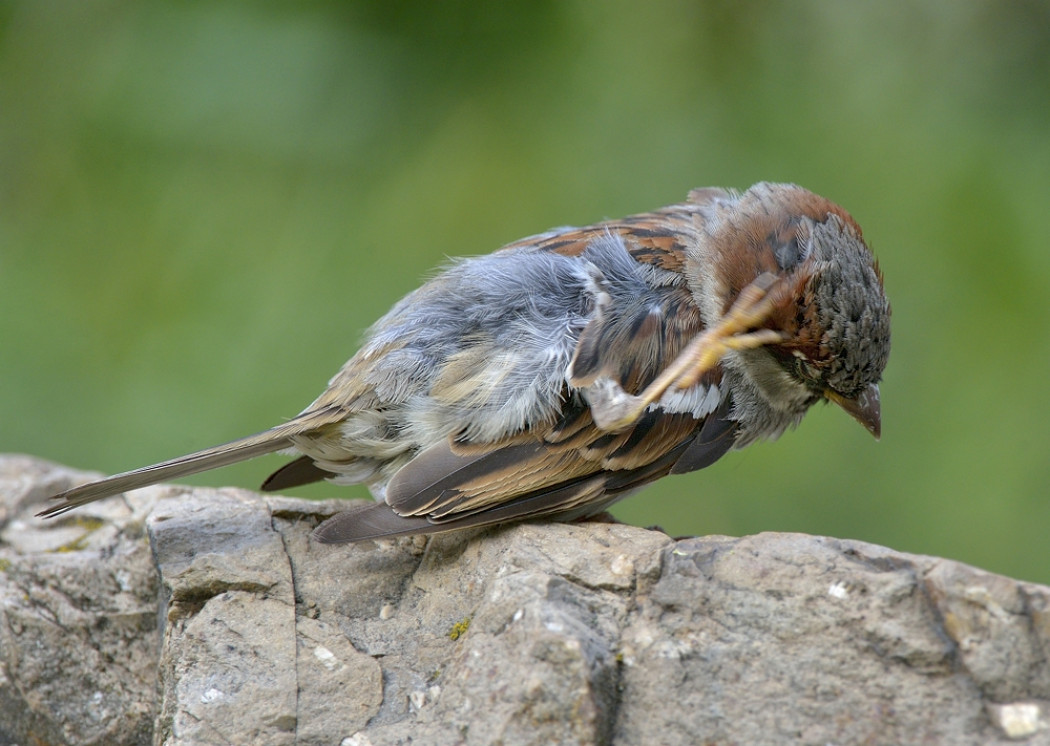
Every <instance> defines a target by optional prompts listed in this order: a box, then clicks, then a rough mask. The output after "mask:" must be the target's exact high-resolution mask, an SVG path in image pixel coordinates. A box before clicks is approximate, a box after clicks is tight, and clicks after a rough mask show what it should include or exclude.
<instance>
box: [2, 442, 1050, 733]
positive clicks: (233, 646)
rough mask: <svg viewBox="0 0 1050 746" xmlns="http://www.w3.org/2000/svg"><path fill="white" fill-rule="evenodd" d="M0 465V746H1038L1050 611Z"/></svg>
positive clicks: (586, 542) (859, 575)
mask: <svg viewBox="0 0 1050 746" xmlns="http://www.w3.org/2000/svg"><path fill="white" fill-rule="evenodd" d="M84 478H86V475H83V474H78V473H76V472H72V471H70V470H68V469H65V468H62V467H59V466H56V465H53V464H47V463H46V462H42V461H38V460H34V459H30V458H27V457H18V456H12V457H6V458H0V498H2V499H0V519H2V524H0V603H2V605H0V743H3V744H7V743H18V744H36V743H49V744H63V743H69V744H74V743H75V744H109V743H128V744H137V743H151V742H152V743H159V744H210V743H224V744H239V743H245V744H248V743H267V744H271V743H272V744H285V743H287V744H346V745H347V746H367V745H368V744H372V745H373V746H381V745H382V744H417V745H418V744H437V745H441V744H449V745H451V744H507V745H510V744H552V743H558V744H624V745H626V744H695V743H711V744H766V743H771V744H775V743H803V744H884V743H885V744H920V743H924V744H925V743H944V744H955V743H959V744H996V743H1026V744H1047V743H1050V588H1046V587H1043V586H1038V585H1033V584H1028V583H1022V582H1018V581H1014V580H1010V579H1008V578H1004V577H1001V576H997V575H993V574H990V573H986V572H983V571H981V570H978V569H975V568H972V567H968V566H966V565H962V564H959V563H956V562H952V561H949V560H942V559H936V558H932V557H919V556H914V555H906V554H901V553H897V552H893V551H891V550H888V549H884V548H881V547H877V546H873V545H870V544H863V543H860V542H853V541H842V540H837V539H828V538H821V537H813V536H804V535H799V534H762V535H759V536H750V537H744V538H740V539H734V538H728V537H719V536H709V537H701V538H694V539H685V540H680V541H673V540H671V539H670V538H668V537H667V536H665V535H663V534H661V533H657V532H653V531H647V530H644V529H639V528H633V527H629V526H623V525H618V524H603V523H591V524H580V525H558V524H546V525H541V524H533V525H519V526H513V527H509V528H504V529H497V530H487V531H478V532H474V533H473V534H468V535H463V534H460V535H449V536H438V537H434V538H432V539H430V540H429V541H427V540H425V539H422V538H418V537H416V538H411V539H401V540H394V541H387V542H376V543H367V544H361V545H353V546H324V545H319V544H316V543H314V542H311V541H310V539H309V533H310V531H311V529H312V528H313V527H314V526H315V525H317V523H318V522H319V521H320V520H321V519H323V518H324V517H325V516H327V515H330V514H331V513H332V512H334V511H335V510H338V509H339V508H340V507H341V506H343V505H345V503H340V502H338V501H328V502H322V503H318V502H307V501H300V500H294V499H290V498H280V497H278V498H273V497H269V498H264V497H261V496H259V495H255V494H253V493H249V492H245V491H242V490H234V489H221V490H213V489H199V488H194V489H190V488H182V487H156V488H151V489H146V490H141V491H139V492H137V493H134V494H132V495H130V496H126V497H124V498H123V499H112V500H108V501H104V502H102V503H97V504H94V505H91V506H88V507H87V508H85V509H83V510H81V511H78V512H76V513H73V514H71V515H68V516H65V517H63V518H61V519H59V520H56V521H51V522H47V523H45V522H42V521H39V520H37V519H35V518H32V517H31V516H32V513H33V512H34V511H35V510H37V509H38V508H39V501H40V500H41V499H42V498H43V497H44V496H45V495H46V494H49V493H50V492H52V491H54V490H57V489H60V488H61V487H62V486H63V485H65V484H69V483H71V481H73V480H82V479H84Z"/></svg>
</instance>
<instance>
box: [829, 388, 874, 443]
mask: <svg viewBox="0 0 1050 746" xmlns="http://www.w3.org/2000/svg"><path fill="white" fill-rule="evenodd" d="M824 396H825V398H827V400H828V401H830V402H832V403H834V404H837V405H838V406H840V407H842V409H843V410H844V411H845V412H846V414H848V415H849V416H850V417H852V418H853V419H855V420H856V421H857V422H859V423H860V424H862V425H864V427H866V428H867V429H868V432H869V433H871V434H872V435H874V436H875V440H878V439H879V436H881V435H882V409H881V407H880V406H879V385H878V384H877V383H873V384H871V385H870V386H868V388H866V389H864V390H863V391H861V392H860V393H859V394H857V396H855V397H853V398H852V399H849V398H846V397H845V396H843V395H842V394H839V393H836V392H834V391H832V390H831V389H828V390H826V391H825V392H824Z"/></svg>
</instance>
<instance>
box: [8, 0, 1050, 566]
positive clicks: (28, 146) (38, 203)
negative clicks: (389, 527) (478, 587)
mask: <svg viewBox="0 0 1050 746" xmlns="http://www.w3.org/2000/svg"><path fill="white" fill-rule="evenodd" d="M1048 102H1050V5H1048V4H1046V3H1044V2H1027V3H1026V2H1010V3H1000V2H995V1H994V0H987V1H985V2H978V1H975V0H941V1H939V2H934V1H931V2H923V3H885V4H883V3H869V4H862V3H840V2H813V1H809V2H807V1H800V2H755V1H752V2H728V1H726V2H692V3H690V2H677V1H674V0H649V1H648V2H646V3H637V2H611V3H591V2H584V1H582V0H575V1H570V2H549V1H548V2H520V1H519V2H506V3H482V2H474V3H468V2H462V1H460V2H443V3H427V2H410V1H408V0H398V1H394V2H387V3H364V2H362V3H337V2H310V1H306V2H297V3H275V2H247V1H245V2H227V1H225V0H208V1H206V2H204V1H201V2H190V1H185V2H171V3H155V2H127V1H124V2H117V1H114V0H87V1H86V2H85V1H82V0H77V1H76V2H72V1H65V2H62V1H59V2H37V1H35V0H33V1H26V2H5V3H3V4H2V5H0V451H14V452H24V453H30V454H34V455H38V456H43V457H47V458H50V459H54V460H56V461H60V462H64V463H67V464H70V465H74V466H77V467H81V468H87V469H96V470H100V471H105V472H115V471H121V470H124V469H127V468H130V467H134V466H140V465H143V464H146V463H148V462H152V461H156V460H159V459H162V458H167V457H170V456H174V455H178V454H180V453H183V452H186V451H189V450H193V449H196V448H199V447H203V446H207V445H212V444H214V443H217V442H221V441H225V440H228V439H231V438H233V437H236V436H239V435H242V434H246V433H249V432H253V431H256V430H261V429H263V428H266V427H268V426H269V425H271V424H273V423H275V422H278V421H280V420H281V419H282V418H286V417H289V416H291V415H294V414H296V413H297V412H298V411H299V410H300V409H301V408H302V407H303V406H305V405H306V404H308V403H309V402H310V401H311V400H312V399H313V398H314V396H315V395H316V394H317V393H319V392H320V390H321V388H322V387H323V385H324V383H325V382H326V381H327V379H328V377H329V376H330V375H331V374H333V373H334V372H335V371H336V369H337V368H338V367H339V366H340V365H341V364H342V363H343V361H344V360H345V359H346V358H348V357H349V356H350V355H351V354H352V353H353V352H354V350H355V349H356V347H357V344H358V342H359V341H360V339H361V335H362V332H363V331H364V329H365V328H366V327H367V326H368V325H369V324H370V323H371V322H372V321H374V320H375V319H376V318H378V317H379V316H380V315H381V314H382V313H384V312H385V311H386V310H387V308H388V307H389V306H390V305H391V304H392V303H393V302H394V301H395V300H397V299H398V298H399V297H400V296H401V295H402V294H404V293H405V292H407V291H409V290H411V289H412V288H414V287H416V286H417V285H418V284H419V281H420V280H421V279H422V278H423V277H425V276H426V275H427V273H428V272H429V271H430V270H431V269H432V268H433V267H435V266H436V265H438V264H440V263H441V262H442V261H444V258H445V257H446V256H455V255H469V254H479V253H486V252H488V251H491V250H493V249H495V248H497V247H499V246H500V245H502V244H503V243H505V242H508V241H510V240H512V239H516V238H519V237H521V236H523V235H527V234H530V233H534V232H537V231H541V230H544V229H546V228H549V227H551V226H556V225H565V224H585V223H589V222H592V221H596V220H600V219H602V218H605V217H617V216H621V215H624V214H628V213H631V212H638V211H642V210H646V209H649V208H653V207H657V206H660V205H664V204H668V203H671V202H675V201H678V200H680V199H682V198H683V197H684V196H685V194H686V192H687V191H688V190H689V189H690V188H691V187H695V186H705V185H724V186H733V187H738V188H745V187H747V186H748V185H750V184H751V183H753V182H755V181H759V180H783V181H795V182H798V183H800V184H802V185H804V186H806V187H808V188H810V189H812V190H814V191H817V192H819V193H821V194H824V195H825V196H827V197H829V198H831V199H833V200H835V201H837V202H839V203H841V204H842V205H844V206H845V207H846V208H847V209H848V210H849V211H851V212H852V214H853V215H854V217H855V218H856V219H857V220H858V222H859V223H860V224H861V225H862V226H863V227H864V231H865V235H866V237H867V238H868V239H869V242H870V243H871V244H872V246H873V247H874V249H875V251H876V253H877V254H878V256H879V258H880V261H881V264H882V267H883V269H884V272H885V275H886V286H887V291H888V293H889V295H890V298H891V301H892V303H893V310H894V317H893V318H894V337H893V354H892V356H891V359H890V364H889V368H888V370H887V373H886V378H885V381H884V385H883V407H884V409H883V418H884V419H883V439H882V441H881V442H880V443H875V442H874V441H873V440H872V439H871V438H870V436H869V435H868V434H867V433H866V432H865V431H864V430H863V429H862V428H860V427H858V426H857V425H856V423H854V422H852V421H851V420H850V419H849V418H848V417H846V416H844V415H843V414H842V413H841V412H838V411H835V410H833V409H832V408H828V407H820V408H818V409H816V410H815V411H813V412H812V413H811V414H810V415H809V416H808V417H807V418H806V420H805V422H804V423H803V424H802V426H801V427H800V428H799V429H798V431H797V432H793V433H789V434H788V435H786V436H785V437H784V438H783V439H781V440H780V441H779V442H777V443H772V444H762V445H759V446H755V447H752V448H749V449H747V450H746V451H744V452H741V453H735V454H730V455H729V456H727V457H726V458H724V459H723V460H722V461H720V462H719V463H718V464H716V465H715V466H713V467H712V468H710V469H707V470H705V471H702V472H698V473H695V474H690V475H687V476H683V477H677V478H673V479H667V480H664V481H662V482H660V483H658V484H657V485H655V486H653V487H651V488H649V489H648V490H647V491H645V492H644V493H643V494H642V495H641V496H635V497H633V498H631V499H629V500H627V501H626V502H624V503H621V504H620V506H618V508H617V509H616V512H617V514H618V515H619V516H620V517H621V518H622V519H624V520H626V521H630V522H635V523H639V524H645V525H648V524H661V525H663V526H664V527H665V528H666V529H667V530H669V531H670V532H672V533H675V534H686V533H725V534H734V535H738V534H745V533H751V532H757V531H765V530H775V531H804V532H808V533H813V534H828V535H833V536H840V537H851V538H857V539H864V540H867V541H872V542H877V543H880V544H885V545H888V546H890V547H894V548H896V549H900V550H906V551H909V552H919V553H928V554H936V555H943V556H947V557H951V558H954V559H959V560H963V561H966V562H969V563H973V564H976V565H979V566H982V567H985V568H988V569H991V570H994V571H996V572H1001V573H1006V574H1009V575H1013V576H1018V577H1021V578H1025V579H1030V580H1036V581H1041V582H1044V583H1047V582H1050V542H1048V541H1047V536H1048V534H1050V499H1048V492H1050V486H1048V485H1050V459H1048V453H1050V439H1048V437H1047V435H1046V430H1047V421H1048V419H1050V394H1048V392H1047V378H1048V376H1047V372H1048V369H1050V333H1048V330H1050V324H1048V322H1050V310H1048V309H1050V305H1048V303H1047V293H1048V289H1050V251H1048V250H1047V235H1048V233H1047V227H1046V221H1047V217H1048V214H1050V116H1048V115H1050V103H1048ZM280 463H281V460H280V458H279V457H272V458H270V459H269V460H263V461H262V462H259V461H257V462H253V463H249V464H242V465H239V466H237V467H231V468H229V469H227V470H225V471H223V472H221V473H212V474H205V475H200V476H198V477H197V478H195V479H194V480H191V481H193V482H195V483H198V484H216V485H218V484H237V485H242V486H247V487H255V486H256V485H258V483H259V482H260V481H261V480H262V478H263V477H265V476H266V475H267V474H268V473H269V471H270V470H271V469H272V468H274V467H276V466H277V465H279V464H280ZM299 492H300V493H301V494H307V495H311V496H321V495H328V496H331V495H346V496H355V497H362V496H365V494H366V493H365V491H364V490H363V489H359V488H343V489H340V488H333V487H330V486H320V487H318V488H316V489H315V488H311V489H309V490H301V491H299Z"/></svg>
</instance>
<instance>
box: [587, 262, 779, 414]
mask: <svg viewBox="0 0 1050 746" xmlns="http://www.w3.org/2000/svg"><path fill="white" fill-rule="evenodd" d="M775 283H776V277H775V276H773V275H771V274H768V273H766V274H762V275H759V277H758V278H757V279H755V281H754V282H752V283H751V284H750V285H748V286H747V287H745V288H744V289H743V290H742V291H741V292H740V295H739V296H737V299H736V301H735V302H734V303H733V305H732V306H731V307H730V308H729V311H727V312H726V314H725V316H723V317H722V319H721V320H720V321H719V322H718V323H717V324H715V326H714V327H712V328H711V329H708V330H707V331H705V332H704V333H702V334H698V335H697V336H696V337H694V338H693V341H692V342H690V343H689V344H688V345H687V346H686V348H685V349H684V350H682V352H681V353H680V354H679V355H678V357H677V358H675V360H674V362H672V363H671V364H670V365H669V366H667V368H665V369H664V371H663V372H662V373H661V374H660V375H659V376H657V378H656V380H654V381H653V382H652V383H650V384H649V385H648V386H646V388H645V390H644V391H642V393H641V394H638V395H637V396H634V395H632V394H628V393H627V392H626V391H624V390H623V389H622V388H620V386H619V385H618V384H617V383H615V382H613V381H610V380H608V379H604V380H601V381H598V382H596V383H595V384H594V385H593V386H591V387H589V389H588V391H587V398H588V401H589V402H590V405H591V416H592V417H593V418H594V424H595V425H597V426H598V427H599V428H600V429H602V430H606V431H610V432H613V431H616V430H622V429H623V428H625V427H628V426H629V425H632V424H634V423H635V422H636V421H637V420H638V418H639V417H641V416H642V413H643V412H644V411H645V409H646V407H648V406H649V405H650V404H652V403H654V402H656V401H658V400H659V399H660V397H661V396H663V395H664V392H666V391H667V389H669V388H671V387H672V386H674V387H675V388H678V389H687V388H689V387H690V386H694V385H696V382H697V381H699V380H700V376H702V375H703V374H704V373H705V372H707V371H709V370H711V368H713V367H714V366H715V365H717V364H718V361H719V360H721V359H722V357H723V356H725V354H726V353H727V352H729V351H730V350H749V349H753V348H755V347H762V346H763V345H767V344H773V343H775V342H779V341H781V340H783V338H784V335H783V334H781V333H780V332H777V331H774V330H772V329H758V330H756V331H752V332H749V331H748V329H754V328H755V327H756V326H758V325H759V324H761V323H763V322H765V321H766V320H767V319H768V318H769V315H770V313H772V311H773V307H774V303H775V301H774V299H773V298H772V297H771V296H770V292H769V291H770V289H771V288H772V287H773V286H774V284H775Z"/></svg>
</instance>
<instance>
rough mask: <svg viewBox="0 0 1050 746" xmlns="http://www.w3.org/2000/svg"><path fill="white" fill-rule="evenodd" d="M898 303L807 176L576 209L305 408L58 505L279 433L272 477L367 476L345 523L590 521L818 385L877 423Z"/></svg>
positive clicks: (374, 350) (266, 445) (429, 525)
mask: <svg viewBox="0 0 1050 746" xmlns="http://www.w3.org/2000/svg"><path fill="white" fill-rule="evenodd" d="M889 350H890V306H889V303H888V301H887V299H886V295H885V292H884V290H883V282H882V275H881V272H880V270H879V267H878V264H877V262H876V261H875V259H874V257H873V255H872V253H871V251H870V250H869V248H868V246H867V245H866V244H865V242H864V238H863V236H862V234H861V229H860V226H858V225H857V223H856V222H855V221H854V220H853V218H852V217H850V215H849V213H847V212H846V211H845V210H844V209H843V208H841V207H839V206H838V205H836V204H834V203H832V202H830V201H828V200H827V199H825V198H823V197H820V196H818V195H816V194H814V193H812V192H809V191H807V190H805V189H803V188H802V187H799V186H796V185H793V184H773V183H758V184H755V185H754V186H752V187H751V188H750V189H748V190H747V191H745V192H743V193H738V192H735V191H732V190H727V189H720V188H705V189H696V190H693V191H692V192H690V194H689V196H688V199H687V200H686V201H685V202H682V203H680V204H676V205H671V206H669V207H664V208H661V209H658V210H655V211H653V212H648V213H642V214H638V215H633V216H630V217H626V218H623V219H620V220H609V221H606V222H602V223H598V224H596V225H591V226H587V227H584V228H568V227H567V228H559V229H555V230H552V231H548V232H546V233H541V234H538V235H535V236H531V237H529V238H524V239H521V240H519V241H515V242H514V243H511V244H508V245H507V246H505V247H503V248H502V249H500V250H498V251H496V252H494V253H492V254H488V255H484V256H479V257H473V258H468V259H461V260H456V261H453V262H452V263H451V264H449V265H448V266H446V267H445V268H444V269H443V271H441V272H440V273H439V274H437V275H436V276H435V277H434V278H433V279H431V280H429V281H428V282H426V283H425V284H424V285H422V286H421V287H420V288H419V289H417V290H415V291H414V292H412V293H410V294H409V295H407V296H406V297H405V298H403V299H402V300H401V301H399V302H398V303H397V304H396V305H394V307H393V308H392V309H391V310H390V311H389V313H387V314H386V315H385V316H384V317H382V318H381V319H380V320H379V321H378V322H377V323H376V324H375V325H374V326H373V327H372V328H371V329H370V330H369V332H368V333H367V336H366V339H365V341H364V344H363V346H362V347H361V348H360V350H359V351H358V352H357V354H355V355H354V356H353V357H352V358H350V360H349V361H348V362H347V363H346V364H345V365H344V366H343V367H342V368H341V369H340V370H339V372H338V373H336V375H335V377H334V378H332V379H331V381H330V382H329V385H328V388H327V389H325V391H324V392H323V393H322V394H321V395H320V396H319V397H318V398H317V399H316V400H315V401H314V402H313V403H312V404H311V405H310V406H308V407H307V408H306V409H305V410H303V412H302V413H301V414H299V415H298V416H296V417H295V418H293V419H291V420H289V421H287V422H285V423H283V424H280V425H277V426H276V427H273V428H271V429H269V430H266V431H264V432H261V433H258V434H255V435H249V436H247V437H245V438H241V439H239V440H234V441H232V442H229V443H226V444H224V445H219V446H215V447H213V448H208V449H205V450H203V451H199V452H197V453H192V454H189V455H187V456H181V457H179V458H176V459H172V460H170V461H164V462H162V463H159V464H155V465H153V466H147V467H144V468H141V469H136V470H134V471H129V472H125V473H123V474H117V475H115V476H111V477H108V478H105V479H102V480H100V481H97V482H92V483H89V484H85V485H82V486H79V487H74V488H73V489H70V490H67V491H66V492H63V493H61V494H59V495H56V496H55V498H54V499H55V500H57V503H56V504H55V505H53V506H52V507H49V508H48V509H47V510H44V511H42V512H41V513H40V515H43V516H55V515H58V514H61V513H64V512H66V511H68V510H71V509H73V508H76V507H78V506H80V505H83V504H85V503H88V502H92V501H94V500H98V499H100V498H103V497H106V496H109V495H113V494H117V493H121V492H125V491H127V490H132V489H136V488H139V487H144V486H146V485H149V484H154V483H156V482H159V481H162V480H167V479H174V478H178V477H182V476H186V475H188V474H194V473H197V472H201V471H205V470H207V469H213V468H216V467H220V466H226V465H228V464H232V463H234V462H238V461H242V460H245V459H249V458H252V457H255V456H259V455H262V454H266V453H271V452H275V451H280V452H287V453H290V454H293V455H297V456H298V458H295V459H294V460H292V461H291V462H290V463H287V464H286V465H285V466H283V467H282V468H280V469H278V470H277V471H276V472H274V473H273V474H272V475H271V476H270V477H269V478H268V479H267V480H266V481H265V482H264V483H263V485H262V489H263V490H264V491H271V490H283V489H287V488H290V487H296V486H299V485H303V484H307V483H310V482H316V481H320V480H328V481H329V482H331V483H334V484H340V485H341V484H357V483H364V484H365V485H367V486H368V487H369V489H370V490H371V492H372V494H373V496H374V497H375V498H376V503H375V504H374V505H368V506H366V507H365V508H363V509H357V510H347V511H344V512H341V513H338V514H336V515H335V516H333V517H331V518H329V519H328V520H326V521H325V522H323V523H322V524H321V525H320V526H319V527H318V528H317V529H316V530H315V532H314V536H315V537H316V539H318V540H320V541H321V542H326V543H343V542H354V541H361V540H365V539H377V538H382V537H395V536H405V535H410V534H428V533H434V532H439V531H449V530H454V529H461V528H465V527H469V526H485V525H492V524H500V523H505V522H510V521H518V520H523V519H535V518H548V519H555V520H576V519H582V518H587V517H589V516H594V515H595V514H598V513H601V512H603V511H604V510H605V509H606V508H607V507H608V506H609V505H610V504H612V503H613V502H615V501H617V500H620V499H621V498H623V497H625V496H626V495H628V494H630V493H632V492H634V491H635V490H637V489H638V488H640V487H642V486H643V485H645V484H647V483H649V482H652V481H653V480H656V479H659V478H661V477H663V476H666V475H668V474H682V473H685V472H691V471H695V470H697V469H702V468H704V467H706V466H709V465H710V464H712V463H714V462H715V461H717V460H718V459H719V458H721V457H722V456H723V455H724V454H725V453H727V452H728V451H730V450H732V449H739V448H743V447H745V446H747V445H748V444H750V443H754V442H755V441H758V440H761V439H773V438H777V437H778V436H779V435H780V434H781V433H783V432H784V431H785V430H787V429H789V428H792V427H794V426H795V425H797V424H798V423H799V421H800V420H801V419H802V416H803V415H804V414H805V413H806V411H807V410H808V409H809V408H810V407H811V406H813V405H814V404H816V403H817V402H820V401H827V402H831V403H833V404H835V405H837V406H839V407H841V408H842V409H843V410H845V412H846V413H847V414H849V415H850V416H852V417H853V418H854V419H856V420H857V421H858V422H859V423H860V424H861V425H863V426H864V427H865V428H867V429H868V431H870V432H871V433H872V434H873V435H874V436H875V437H876V438H878V437H879V435H880V430H881V415H880V405H879V388H878V383H879V380H880V379H881V377H882V373H883V370H884V368H885V367H886V361H887V358H888V356H889Z"/></svg>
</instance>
